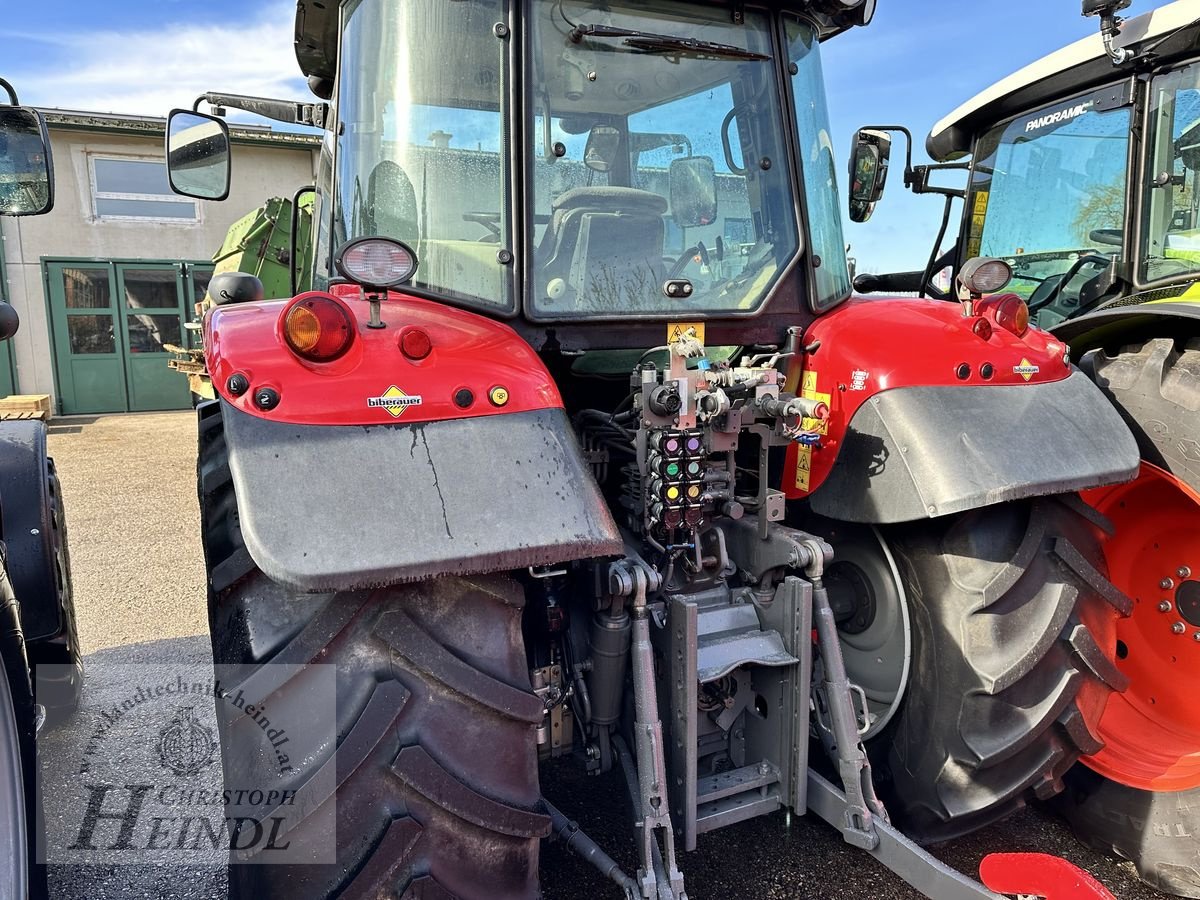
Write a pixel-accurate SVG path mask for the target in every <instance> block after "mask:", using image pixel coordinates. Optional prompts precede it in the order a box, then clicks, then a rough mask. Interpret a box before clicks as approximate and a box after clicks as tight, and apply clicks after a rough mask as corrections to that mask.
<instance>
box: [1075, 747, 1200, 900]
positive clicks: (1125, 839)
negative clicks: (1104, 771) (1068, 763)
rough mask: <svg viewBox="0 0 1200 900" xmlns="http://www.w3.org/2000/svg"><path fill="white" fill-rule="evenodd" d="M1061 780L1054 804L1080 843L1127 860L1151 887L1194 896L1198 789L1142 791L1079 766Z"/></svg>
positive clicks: (1199, 882) (1199, 886)
mask: <svg viewBox="0 0 1200 900" xmlns="http://www.w3.org/2000/svg"><path fill="white" fill-rule="evenodd" d="M1066 784H1067V789H1066V790H1065V791H1064V792H1063V793H1062V794H1061V795H1060V796H1059V797H1058V798H1057V799H1056V800H1055V806H1056V808H1057V809H1058V810H1059V812H1061V813H1062V814H1063V815H1064V816H1065V817H1066V819H1067V821H1068V822H1070V823H1071V827H1072V829H1073V830H1074V831H1075V834H1076V835H1077V836H1078V837H1079V839H1080V840H1081V841H1083V842H1084V843H1085V844H1087V845H1088V846H1090V847H1093V848H1095V849H1097V850H1100V851H1101V852H1104V853H1109V854H1115V855H1117V856H1120V857H1123V858H1125V859H1128V860H1132V861H1133V864H1134V866H1135V867H1136V868H1137V872H1138V875H1139V877H1140V878H1141V879H1142V881H1144V882H1146V884H1148V885H1150V886H1151V887H1153V888H1156V889H1157V890H1160V891H1166V892H1168V893H1171V894H1177V895H1179V896H1180V897H1200V848H1197V846H1196V835H1197V834H1200V789H1194V790H1190V791H1174V792H1166V791H1164V792H1154V791H1143V790H1139V789H1137V788H1132V787H1126V786H1125V785H1123V784H1118V783H1117V782H1115V781H1112V780H1110V779H1108V778H1105V777H1104V776H1103V775H1099V774H1097V773H1096V772H1093V771H1092V770H1091V769H1089V768H1087V767H1086V766H1084V765H1078V766H1076V767H1075V768H1073V769H1072V770H1071V771H1070V772H1068V773H1067V776H1066Z"/></svg>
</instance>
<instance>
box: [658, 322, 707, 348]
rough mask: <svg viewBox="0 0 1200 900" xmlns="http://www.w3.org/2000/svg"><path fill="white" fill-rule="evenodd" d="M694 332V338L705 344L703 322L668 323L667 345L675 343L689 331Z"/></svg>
mask: <svg viewBox="0 0 1200 900" xmlns="http://www.w3.org/2000/svg"><path fill="white" fill-rule="evenodd" d="M689 328H690V329H691V330H692V332H693V333H692V337H694V338H695V339H696V340H698V341H699V342H700V343H701V344H703V343H704V323H703V322H668V323H667V343H668V344H670V343H674V342H675V341H677V340H679V339H680V338H681V337H683V336H684V335H685V334H687V333H688V329H689Z"/></svg>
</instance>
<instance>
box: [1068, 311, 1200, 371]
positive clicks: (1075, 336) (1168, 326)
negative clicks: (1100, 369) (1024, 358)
mask: <svg viewBox="0 0 1200 900" xmlns="http://www.w3.org/2000/svg"><path fill="white" fill-rule="evenodd" d="M1123 302H1124V301H1118V303H1123ZM1053 334H1054V335H1056V336H1057V337H1059V338H1061V339H1062V340H1064V341H1066V342H1067V343H1068V344H1070V346H1071V349H1072V351H1074V353H1075V355H1076V356H1077V357H1078V356H1081V355H1083V353H1085V352H1087V351H1088V350H1093V349H1095V348H1096V347H1100V346H1110V347H1111V346H1118V345H1120V344H1125V343H1137V342H1139V341H1144V340H1149V339H1150V338H1152V337H1159V336H1169V337H1172V338H1175V339H1176V340H1178V341H1183V340H1186V339H1188V338H1194V337H1200V303H1197V302H1195V301H1192V300H1177V299H1174V298H1166V299H1162V300H1152V301H1150V302H1139V303H1131V304H1129V305H1113V306H1107V307H1105V308H1103V309H1099V310H1096V311H1095V312H1092V313H1089V314H1087V315H1086V316H1080V317H1079V318H1077V319H1068V320H1067V321H1065V322H1063V323H1061V324H1060V325H1058V326H1056V327H1055V328H1054V329H1053Z"/></svg>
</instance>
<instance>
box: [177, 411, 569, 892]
mask: <svg viewBox="0 0 1200 900" xmlns="http://www.w3.org/2000/svg"><path fill="white" fill-rule="evenodd" d="M199 426H200V427H199V432H200V454H199V471H198V475H199V487H200V506H201V517H202V527H203V542H204V553H205V561H206V564H207V571H208V578H209V616H210V624H211V629H212V640H213V656H214V660H215V662H216V663H217V665H218V666H234V667H235V668H234V669H233V672H235V673H236V676H235V677H233V678H231V677H230V675H229V671H230V670H225V672H226V675H225V678H226V680H224V681H223V682H222V684H223V687H224V688H226V689H228V690H229V691H231V692H234V693H236V692H237V691H238V690H239V689H240V690H242V692H243V696H244V699H245V700H246V701H250V700H251V698H253V699H254V700H255V702H258V701H260V700H262V699H265V694H267V693H270V694H271V704H272V708H273V709H275V710H276V712H278V711H279V710H281V709H284V708H285V707H289V706H290V707H292V708H297V707H300V708H302V707H303V704H304V703H305V702H306V700H305V696H304V694H303V687H302V685H301V684H300V682H301V681H303V678H298V677H297V678H293V679H290V680H288V681H284V682H283V683H282V684H280V683H279V680H278V679H277V678H276V677H275V676H274V675H273V674H271V673H269V672H265V671H264V670H265V669H266V668H267V667H268V666H270V665H271V664H275V663H278V664H308V663H315V662H321V663H325V664H329V665H335V666H336V667H337V704H336V716H337V722H336V734H337V737H338V740H337V747H336V751H335V749H334V748H333V747H329V758H328V759H327V760H326V761H325V762H324V764H326V765H335V766H336V782H337V787H336V791H335V793H334V795H333V797H332V798H330V799H332V800H333V801H334V802H335V803H336V821H337V827H336V841H337V847H336V850H337V853H336V859H337V862H336V863H334V864H329V865H296V866H280V865H275V864H265V863H264V864H242V865H232V866H230V896H231V897H234V898H240V900H263V898H288V900H306V898H317V897H320V898H324V897H332V896H341V897H350V898H353V897H372V898H375V897H385V896H386V897H397V898H399V897H429V898H433V897H438V898H441V897H451V896H453V897H458V898H462V900H473V898H479V900H507V898H522V900H532V898H534V897H535V896H536V895H537V864H538V849H539V844H540V841H541V839H542V838H543V837H545V836H546V835H548V834H549V831H550V819H549V817H548V816H547V815H545V813H544V812H543V811H542V809H541V805H540V797H541V794H540V790H539V786H538V776H537V753H536V746H535V729H536V727H537V725H538V724H539V723H540V722H541V720H542V715H543V710H542V703H541V701H540V700H539V699H538V698H537V697H536V696H535V695H534V694H533V693H532V691H531V690H530V686H529V676H528V671H527V668H526V662H525V652H524V648H523V642H522V637H521V611H522V608H523V606H524V594H523V592H522V590H521V588H520V587H519V585H517V584H516V583H515V582H513V581H512V580H510V579H508V578H506V577H503V576H488V577H476V578H462V577H454V576H447V577H442V578H437V579H431V580H428V581H424V582H420V583H418V584H412V585H408V586H404V587H393V588H386V589H383V590H378V591H358V592H347V593H331V594H301V593H297V592H294V591H292V590H289V589H288V588H286V587H284V586H283V585H280V584H278V583H276V582H273V581H271V580H270V579H269V578H267V577H266V576H265V575H264V574H263V573H262V572H261V571H259V570H258V569H257V568H256V567H255V566H254V565H253V563H252V562H251V561H250V560H249V556H248V554H246V552H245V548H244V547H243V546H242V543H241V537H240V530H239V527H238V518H239V513H238V498H237V496H236V495H235V493H234V487H233V479H232V478H231V476H230V471H229V467H228V458H227V453H226V445H225V434H224V428H223V421H222V418H221V415H220V408H219V406H218V405H217V404H215V403H207V404H204V405H202V406H201V407H200V409H199ZM219 674H220V673H219ZM260 693H261V694H264V696H263V697H261V698H260V697H258V696H257V694H260ZM260 706H261V704H260ZM218 719H219V722H220V723H221V727H222V747H221V751H222V762H223V765H224V771H225V779H226V783H227V784H236V783H238V782H239V779H243V778H244V777H245V775H246V771H247V767H248V766H251V765H253V761H252V760H249V759H248V758H247V754H246V753H245V752H244V750H245V748H244V747H239V743H238V742H239V740H244V737H245V735H244V733H243V731H242V730H239V729H230V728H227V727H226V725H225V723H224V720H223V717H218ZM230 731H232V732H233V733H232V734H231V733H229V732H230ZM239 734H242V737H241V738H239ZM307 771H312V767H308V768H307ZM271 786H272V787H273V788H280V789H283V790H288V789H296V790H298V791H299V794H298V795H297V797H296V800H295V804H296V805H297V806H300V807H301V808H304V809H305V810H306V812H305V818H304V819H303V820H302V821H300V822H298V823H296V824H294V825H293V827H292V828H291V829H290V830H289V831H288V832H287V834H286V839H287V840H288V841H289V842H290V848H291V850H293V851H297V852H302V851H303V849H304V848H308V847H312V848H318V847H323V846H325V843H324V842H326V841H328V840H330V835H329V833H328V824H329V817H328V816H325V815H320V814H318V813H319V809H320V806H321V802H322V801H323V800H324V799H325V798H319V797H314V796H306V786H305V784H303V783H300V784H287V783H284V782H283V781H282V780H281V782H280V783H279V784H272V785H271ZM309 793H311V791H309Z"/></svg>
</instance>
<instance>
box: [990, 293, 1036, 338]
mask: <svg viewBox="0 0 1200 900" xmlns="http://www.w3.org/2000/svg"><path fill="white" fill-rule="evenodd" d="M994 308H995V310H996V312H995V319H996V324H997V325H999V326H1000V327H1001V328H1003V329H1005V330H1006V331H1011V332H1012V333H1013V334H1015V335H1016V336H1017V337H1022V336H1024V334H1025V332H1026V331H1028V330H1029V307H1028V306H1027V305H1026V304H1025V301H1024V300H1022V299H1021V298H1020V297H1018V296H1017V295H1016V294H1009V295H1008V296H1006V297H1000V298H997V300H996V301H995V307H994Z"/></svg>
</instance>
